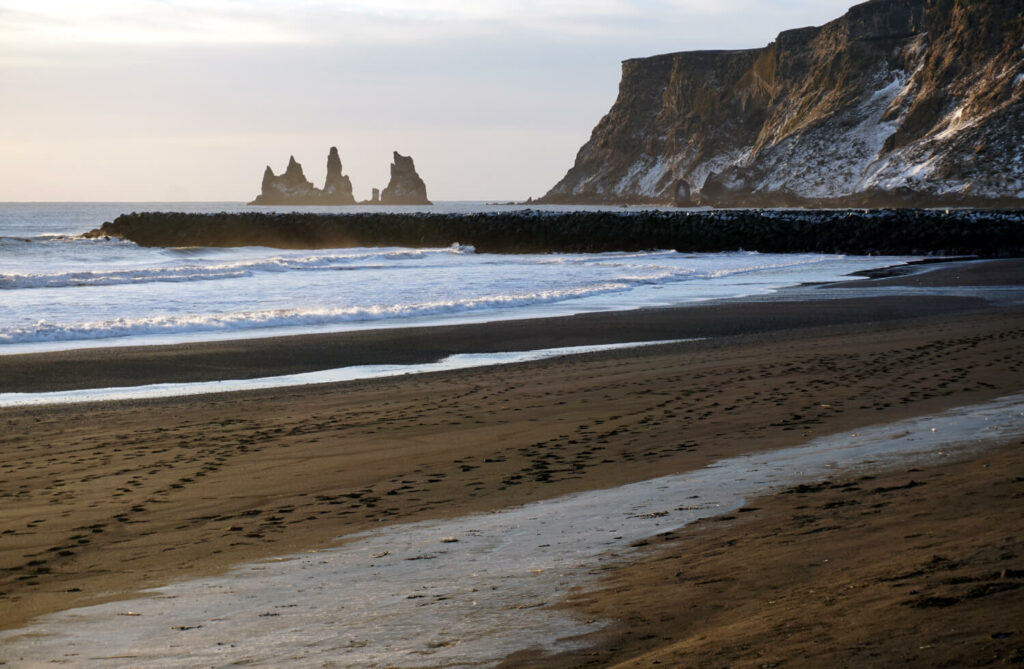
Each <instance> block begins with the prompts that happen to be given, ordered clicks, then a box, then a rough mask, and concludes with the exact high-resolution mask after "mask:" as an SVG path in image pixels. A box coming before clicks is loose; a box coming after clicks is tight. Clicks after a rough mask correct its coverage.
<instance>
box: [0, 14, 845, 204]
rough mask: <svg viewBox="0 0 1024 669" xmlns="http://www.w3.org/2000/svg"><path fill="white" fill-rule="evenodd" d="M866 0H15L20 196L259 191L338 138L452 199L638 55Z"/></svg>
mask: <svg viewBox="0 0 1024 669" xmlns="http://www.w3.org/2000/svg"><path fill="white" fill-rule="evenodd" d="M853 4H855V1H854V0H824V1H822V0H816V1H812V0H779V1H777V2H770V3H769V2H758V1H756V0H718V1H717V2H715V1H712V0H651V1H649V2H644V1H641V0H593V1H591V2H580V1H578V0H558V1H554V2H543V3H542V2H536V1H519V2H514V1H511V0H508V1H497V2H491V3H488V4H487V5H485V6H480V5H479V4H478V3H466V2H456V1H452V0H432V1H428V2H414V1H413V0H381V1H377V2H371V1H369V0H339V1H335V2H330V1H326V0H303V1H302V2H294V3H284V2H259V1H257V0H230V1H226V2H221V3H218V4H217V5H216V6H215V7H216V8H210V7H208V6H207V5H205V4H203V3H198V2H195V1H194V0H165V1H159V0H137V1H131V0H116V1H110V2H95V3H76V2H72V1H70V0H53V1H47V0H35V1H30V0H0V38H2V39H0V44H2V45H3V46H2V47H0V88H2V90H3V91H4V96H3V98H2V99H0V112H2V115H3V118H4V119H5V121H6V122H5V124H4V126H3V128H2V129H0V145H2V146H3V148H4V161H3V162H2V164H0V201H4V202H13V201H17V202H75V201H94V202H105V201H112V202H116V201H123V202H158V201H224V202H235V201H247V200H250V199H252V198H253V197H254V196H255V195H256V194H257V193H258V192H259V187H260V181H261V178H262V175H263V170H264V167H265V166H266V165H268V164H269V165H270V166H271V168H272V169H273V170H274V171H275V172H276V173H278V174H280V173H281V172H282V171H283V170H284V168H285V165H286V164H287V162H288V157H289V156H290V155H294V156H295V159H296V160H297V161H299V162H300V163H302V166H303V168H304V171H305V174H306V177H307V178H308V179H309V180H311V181H313V182H314V184H316V185H317V186H320V185H322V183H323V178H324V173H325V166H326V159H327V151H328V148H329V147H331V146H337V147H338V148H339V151H340V154H341V160H342V163H343V166H344V172H345V174H347V175H348V176H349V177H350V178H351V179H352V183H353V186H354V189H355V196H356V198H357V199H360V200H362V199H366V198H368V197H369V195H370V189H371V188H374V187H376V188H383V187H384V186H385V185H386V184H387V181H388V174H389V171H388V167H389V165H390V162H391V152H392V151H393V150H397V151H399V152H400V153H402V154H405V155H412V156H413V158H414V159H415V161H416V167H417V169H418V171H419V173H420V175H421V176H422V177H423V179H424V181H425V182H426V184H427V191H428V195H429V196H430V197H431V199H435V200H503V201H504V200H525V199H526V198H527V197H531V196H532V197H537V196H540V195H543V194H544V192H546V191H547V189H548V188H550V187H551V186H553V185H554V184H555V182H556V181H558V180H559V179H560V178H561V177H562V176H563V175H564V174H565V172H566V170H568V169H569V167H571V166H572V164H573V160H574V158H575V155H576V152H577V151H578V149H579V147H580V146H581V145H582V144H583V143H584V142H585V141H586V140H587V139H588V138H589V136H590V132H591V130H592V128H593V127H594V125H595V124H596V123H597V122H598V121H599V120H600V119H601V117H602V116H603V115H604V114H605V113H606V112H607V111H608V109H609V107H610V106H611V104H612V102H614V100H615V96H616V94H617V90H618V82H619V75H620V61H622V60H625V59H628V58H638V57H644V56H650V55H655V54H659V53H668V52H674V51H689V50H696V49H737V48H756V47H760V46H764V45H765V44H767V43H768V42H770V41H771V40H772V39H774V37H775V36H776V35H777V34H778V33H779V32H780V31H782V30H786V29H790V28H797V27H801V26H806V25H821V24H823V23H825V22H827V21H829V20H831V19H834V18H836V17H838V16H840V15H842V14H843V13H844V12H845V11H846V9H848V7H849V6H850V5H853Z"/></svg>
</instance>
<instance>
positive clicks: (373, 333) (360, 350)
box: [0, 259, 1024, 393]
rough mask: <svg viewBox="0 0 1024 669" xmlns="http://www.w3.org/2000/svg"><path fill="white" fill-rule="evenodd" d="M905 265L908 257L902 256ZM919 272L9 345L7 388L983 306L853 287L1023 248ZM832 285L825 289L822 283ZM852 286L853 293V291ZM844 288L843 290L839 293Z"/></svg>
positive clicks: (993, 264) (984, 269) (934, 275)
mask: <svg viewBox="0 0 1024 669" xmlns="http://www.w3.org/2000/svg"><path fill="white" fill-rule="evenodd" d="M899 267H903V266H899ZM921 267H922V268H926V269H922V270H920V271H917V272H911V273H909V274H897V275H885V274H883V275H882V276H879V277H874V278H868V279H864V280H860V281H854V282H839V283H834V284H826V285H824V286H817V287H813V288H808V287H803V286H796V287H791V288H786V289H782V290H780V291H779V292H777V293H774V294H773V295H770V296H767V297H760V298H739V299H734V300H724V301H721V302H712V303H694V304H687V305H681V306H674V307H664V308H645V309H634V310H628V311H609V312H591V313H584V314H577V315H573V316H557V317H552V318H534V319H514V320H506V321H489V322H482V323H465V324H456V325H438V326H424V327H416V326H414V327H395V328H382V329H367V330H351V331H343V332H334V333H323V334H304V335H289V336H280V337H264V338H245V339H226V340H218V341H210V342H192V343H182V344H169V345H149V346H117V347H106V348H104V347H96V348H93V347H87V348H77V349H69V350H61V351H49V352H41V353H15V354H7V355H0V386H2V387H3V389H4V391H5V392H18V393H34V392H54V391H61V390H76V389H83V388H100V387H123V386H141V385H149V384H153V383H190V382H204V381H216V380H221V379H252V378H260V377H272V376H285V375H292V374H301V373H307V372H314V371H320V370H324V369H336V368H342V367H350V366H361V365H416V364H426V363H432V362H436V361H438V360H441V359H443V358H445V357H448V356H451V355H456V354H462V353H506V352H518V351H529V350H539V349H549V348H564V347H570V346H595V345H606V344H621V343H628V342H644V341H659V340H669V339H713V338H718V337H723V336H735V335H766V334H768V333H771V332H777V331H783V330H787V329H793V328H808V327H830V326H842V325H850V324H854V323H858V322H861V321H863V320H864V319H865V318H870V319H874V320H878V321H879V322H884V321H889V320H899V319H905V318H914V317H940V316H944V315H949V314H951V313H957V312H966V311H971V310H975V309H984V308H986V307H987V305H986V302H985V301H984V300H983V299H980V298H978V297H965V296H942V295H926V296H916V297H909V296H907V295H896V296H874V297H857V296H853V297H850V296H849V295H850V294H852V292H850V291H852V290H853V289H864V288H871V287H876V286H886V287H893V286H903V287H907V288H914V287H919V286H928V287H953V286H958V285H970V286H978V285H984V286H1005V285H1014V284H1015V282H1017V281H1018V278H1017V277H1019V276H1021V275H1024V260H1020V259H1013V260H987V261H977V262H971V263H963V262H957V261H954V262H951V263H949V264H948V265H946V264H938V265H935V266H930V264H924V265H922V266H921ZM820 289H825V290H820ZM844 291H848V292H847V296H844ZM839 297H843V299H836V298H839Z"/></svg>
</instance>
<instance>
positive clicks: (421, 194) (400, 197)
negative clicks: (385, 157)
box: [380, 151, 431, 204]
mask: <svg viewBox="0 0 1024 669" xmlns="http://www.w3.org/2000/svg"><path fill="white" fill-rule="evenodd" d="M380 203H381V204H431V202H430V200H428V199H427V186H426V184H424V183H423V179H421V178H420V175H419V174H417V173H416V166H415V165H414V164H413V161H412V157H411V156H403V155H401V154H400V153H398V151H395V155H394V162H393V163H391V181H390V182H388V185H387V188H385V189H384V190H383V191H381V194H380Z"/></svg>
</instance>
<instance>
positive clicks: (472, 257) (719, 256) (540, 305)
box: [0, 202, 912, 354]
mask: <svg viewBox="0 0 1024 669" xmlns="http://www.w3.org/2000/svg"><path fill="white" fill-rule="evenodd" d="M516 208H523V207H522V206H519V205H496V204H488V203H463V202H449V203H439V204H437V205H435V206H433V207H395V208H394V209H395V210H403V211H417V210H423V211H432V212H439V213H462V212H472V211H500V210H508V209H516ZM535 208H536V207H535ZM541 208H542V209H543V208H546V209H596V208H597V207H541ZM253 209H258V210H270V209H274V208H268V207H258V208H254V207H248V206H246V205H244V204H241V203H147V204H140V203H42V204H40V203H11V204H0V354H3V353H16V352H25V351H33V350H55V349H68V348H76V347H84V346H112V345H127V344H132V345H136V344H148V343H152V344H155V343H170V342H182V341H195V340H203V339H233V338H242V337H259V336H271V335H281V334H299V333H307V332H325V331H337V330H345V329H356V328H377V327H401V326H406V325H429V324H440V323H453V322H466V321H484V320H501V319H514V318H530V317H539V316H550V315H566V314H573V313H582V312H588V311H607V310H623V309H636V308H640V307H648V306H667V305H679V304H687V303H695V302H699V301H705V300H711V299H723V298H730V297H739V296H746V295H760V294H768V293H771V292H773V291H775V290H778V289H779V288H782V287H785V286H792V285H797V284H800V283H804V282H820V281H830V280H840V279H843V278H849V277H848V275H849V274H850V273H852V272H856V271H860V270H866V269H873V268H879V267H886V266H891V265H896V264H900V263H903V262H906V261H909V260H912V258H905V257H898V258H897V257H849V256H839V255H819V254H761V253H753V252H745V251H741V250H737V251H736V252H732V253H715V254H691V253H677V252H675V251H671V250H663V251H652V252H643V253H601V254H530V255H498V254H478V253H476V252H475V251H474V249H473V248H472V247H468V246H462V245H458V244H455V245H453V246H451V247H449V248H435V249H409V248H398V247H390V248H347V249H318V250H282V249H272V248H265V247H242V248H142V247H139V246H136V245H135V244H133V243H130V242H123V241H115V240H86V239H79V238H78V237H77V236H78V235H80V234H82V233H84V232H86V231H88V230H90V229H92V228H95V227H98V226H99V225H101V224H102V223H103V222H104V221H109V220H113V219H114V218H116V217H117V216H118V215H119V214H121V213H128V212H131V211H147V210H154V211H195V212H216V211H252V210H253ZM286 209H287V208H286ZM361 209H362V208H360V207H352V208H345V209H344V211H357V210H361ZM304 210H305V209H304ZM310 210H312V211H318V210H322V211H339V208H329V207H324V208H310ZM372 211H386V209H383V208H381V207H376V208H373V209H372Z"/></svg>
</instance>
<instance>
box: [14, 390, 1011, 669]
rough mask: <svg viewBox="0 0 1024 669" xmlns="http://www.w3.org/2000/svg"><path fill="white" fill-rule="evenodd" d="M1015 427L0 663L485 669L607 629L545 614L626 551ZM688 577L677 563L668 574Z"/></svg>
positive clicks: (104, 621) (625, 504)
mask: <svg viewBox="0 0 1024 669" xmlns="http://www.w3.org/2000/svg"><path fill="white" fill-rule="evenodd" d="M1022 435H1024V395H1015V396H1012V397H1007V398H1003V399H1000V400H997V401H994V402H991V403H988V404H983V405H977V406H970V407H963V408H960V409H955V410H952V411H948V412H946V413H943V414H938V415H934V416H925V417H922V418H916V419H911V420H906V421H901V422H899V423H894V424H891V425H883V426H878V427H870V428H866V429H862V430H857V431H856V432H855V433H853V434H850V433H844V434H838V435H834V436H831V437H825V438H821V439H815V440H814V441H812V442H810V443H809V444H807V445H806V446H803V447H799V448H790V449H785V450H779V451H771V452H767V453H761V454H755V455H748V456H742V457H736V458H730V459H727V460H721V461H719V462H716V463H714V464H713V465H711V466H709V467H707V468H704V469H700V470H697V471H693V472H689V473H686V474H682V475H677V476H668V477H664V478H659V479H654V480H650V481H644V482H641V483H635V484H631V485H626V486H622V487H619V488H612V489H609V490H597V491H592V492H585V493H579V494H576V495H570V496H567V497H561V498H557V499H553V500H549V501H545V502H539V503H534V504H528V505H526V506H521V507H513V508H510V509H506V510H504V511H501V512H498V513H493V514H481V515H472V516H467V517H463V518H455V519H451V520H445V521H433V522H422V523H414V524H400V525H393V526H391V527H387V528H385V529H382V530H379V531H373V532H368V533H365V534H363V535H357V536H355V537H348V541H346V542H345V543H343V544H341V545H340V546H338V547H336V548H331V549H328V550H322V551H318V552H312V553H304V554H299V555H291V556H287V557H285V558H281V559H278V560H276V561H266V562H259V563H256V564H251V565H246V566H243V567H240V568H238V569H236V570H234V571H232V572H230V573H228V574H226V575H224V576H219V577H214V578H205V579H200V580H194V581H187V582H182V583H176V584H173V585H169V586H166V587H163V588H159V589H156V590H153V591H150V592H149V593H148V594H150V595H151V597H149V598H145V599H134V600H130V601H120V602H111V603H108V604H102V605H99V606H92V607H88V608H80V609H72V610H70V611H66V612H63V613H58V614H54V615H49V616H45V617H43V618H40V619H38V620H36V621H34V622H33V623H32V624H30V625H29V626H27V627H25V628H23V629H18V630H9V631H6V632H0V644H2V646H3V649H4V659H5V660H6V661H7V663H8V665H9V666H12V667H28V666H41V665H43V664H46V665H49V664H50V663H64V664H71V665H85V664H92V663H98V662H101V661H102V665H103V666H104V667H135V666H146V667H178V666H183V665H189V666H229V665H235V664H245V665H247V666H275V667H282V666H289V667H291V666H295V667H299V666H345V667H386V666H402V667H441V666H443V667H453V666H492V665H494V664H496V663H498V662H500V661H501V660H502V659H504V658H506V657H507V656H508V655H509V654H511V653H513V652H516V651H518V650H524V649H527V648H537V649H542V650H548V651H560V650H572V649H575V648H580V647H582V646H583V645H585V641H583V640H580V639H579V638H578V637H579V635H582V634H586V633H588V632H593V631H596V630H598V629H600V628H601V627H602V626H604V625H605V624H606V621H600V620H598V621H594V620H584V619H582V618H581V617H579V616H577V615H575V614H574V613H573V612H572V611H571V610H566V609H555V608H552V606H551V605H553V604H556V603H558V602H559V601H560V600H561V599H562V598H564V597H565V596H566V595H567V594H568V593H569V592H570V591H571V590H572V589H573V588H575V587H579V586H587V585H588V584H590V583H592V582H593V581H594V580H595V579H596V578H597V577H598V575H599V574H600V573H602V567H604V566H607V565H608V564H610V563H615V562H616V561H619V560H624V559H629V558H630V557H632V555H633V554H634V549H632V548H630V544H632V543H634V542H636V541H638V540H640V539H644V538H646V537H649V536H651V535H654V534H656V533H659V532H666V531H670V530H674V529H677V528H679V527H681V526H683V525H686V524H687V523H690V522H693V521H694V520H697V519H699V518H705V517H710V516H715V515H719V514H722V513H726V512H728V511H731V510H734V509H736V508H738V507H740V506H742V504H743V503H744V499H745V498H747V497H751V496H757V495H762V494H765V493H768V492H770V491H772V490H778V489H780V488H782V487H786V486H793V485H796V484H798V483H801V482H806V481H811V480H816V479H820V478H821V477H830V476H835V475H851V474H853V473H854V472H853V471H851V469H852V468H854V467H858V466H863V465H870V466H874V467H894V466H897V465H905V464H906V463H908V462H911V461H919V462H927V461H935V460H941V459H942V458H945V457H947V456H953V457H956V456H958V455H960V454H962V453H966V452H970V451H971V450H977V449H980V448H985V447H988V446H992V445H997V444H1002V443H1007V442H1008V441H1009V440H1011V439H1019V438H1020V437H1021V436H1022ZM682 569H683V570H684V571H685V570H686V567H685V564H684V565H683V566H682Z"/></svg>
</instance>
